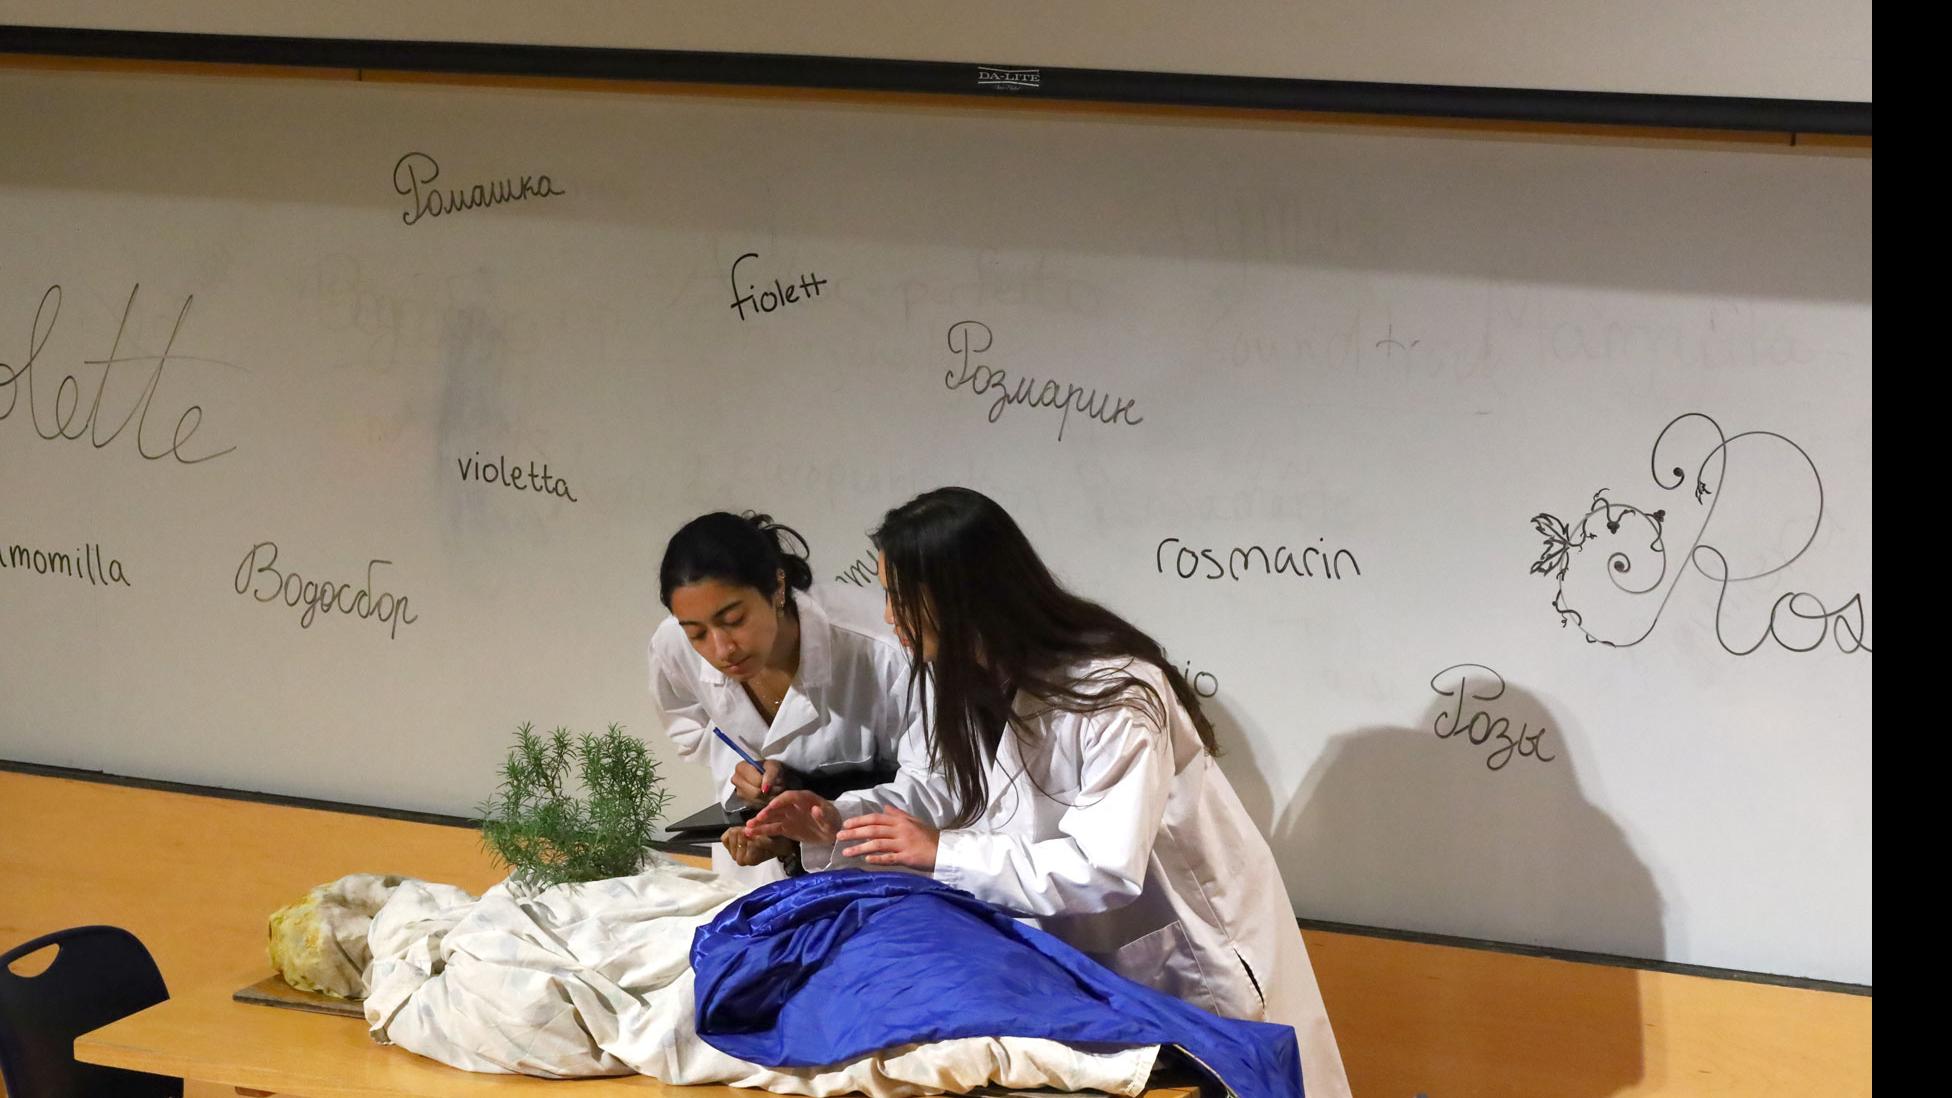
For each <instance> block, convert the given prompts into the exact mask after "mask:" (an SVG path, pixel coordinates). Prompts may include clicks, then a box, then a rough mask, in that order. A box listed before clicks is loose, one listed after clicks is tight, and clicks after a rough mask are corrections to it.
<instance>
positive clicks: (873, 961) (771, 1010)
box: [691, 869, 1302, 1098]
mask: <svg viewBox="0 0 1952 1098" xmlns="http://www.w3.org/2000/svg"><path fill="white" fill-rule="evenodd" d="M691 961H692V967H693V969H694V971H695V973H696V976H697V989H698V1033H699V1036H701V1037H703V1038H704V1039H705V1040H706V1041H707V1042H708V1043H710V1044H711V1045H712V1046H713V1047H715V1048H717V1049H719V1050H720V1051H722V1052H725V1053H727V1054H728V1055H731V1056H736V1057H738V1058H740V1059H742V1060H745V1061H747V1062H749V1063H755V1064H762V1065H765V1066H768V1067H784V1066H795V1067H819V1066H824V1065H828V1064H834V1063H838V1062H840V1061H843V1060H851V1059H854V1058H856V1057H860V1056H866V1055H870V1054H872V1053H875V1052H879V1051H881V1050H883V1049H889V1048H895V1047H898V1046H901V1045H908V1044H913V1043H916V1042H922V1041H942V1040H948V1039H951V1038H957V1037H1044V1038H1049V1039H1051V1040H1054V1041H1063V1042H1065V1043H1067V1044H1074V1045H1177V1046H1178V1047H1179V1048H1180V1049H1182V1050H1183V1051H1185V1052H1186V1053H1188V1054H1189V1055H1191V1056H1192V1057H1193V1059H1194V1060H1195V1061H1196V1062H1197V1063H1198V1064H1199V1065H1201V1066H1203V1067H1205V1068H1206V1069H1207V1070H1208V1071H1209V1072H1210V1073H1211V1074H1212V1075H1214V1076H1215V1077H1216V1081H1218V1082H1220V1083H1221V1084H1222V1085H1223V1086H1225V1087H1226V1088H1227V1089H1229V1090H1232V1091H1233V1092H1235V1093H1236V1094H1238V1095H1241V1096H1242V1098H1300V1096H1301V1094H1302V1082H1301V1059H1300V1054H1299V1052H1298V1050H1297V1048H1296V1044H1295V1031H1294V1030H1293V1029H1292V1028H1290V1027H1288V1026H1282V1025H1272V1024H1269V1023H1265V1022H1245V1021H1238V1020H1235V1019H1230V1018H1221V1017H1218V1016H1216V1015H1214V1014H1210V1013H1208V1012H1206V1011H1204V1010H1201V1009H1199V1008H1198V1007H1195V1006H1193V1005H1191V1004H1189V1003H1185V1002H1181V1001H1180V1000H1178V999H1175V998H1173V997H1171V996H1169V995H1166V994H1164V993H1162V992H1158V991H1154V990H1153V989H1151V988H1148V987H1145V986H1142V985H1140V984H1136V983H1133V982H1132V981H1130V980H1127V979H1125V978H1123V977H1121V976H1118V975H1117V974H1115V973H1113V972H1111V971H1110V970H1108V969H1106V968H1104V967H1103V966H1101V965H1099V964H1098V963H1097V962H1095V961H1093V960H1091V959H1090V958H1088V957H1086V956H1085V955H1084V954H1082V953H1079V952H1078V951H1077V950H1075V949H1073V948H1071V947H1070V946H1068V945H1066V944H1064V943H1063V942H1061V941H1059V940H1057V939H1056V938H1054V937H1052V936H1051V935H1049V934H1046V933H1044V932H1043V931H1041V930H1037V929H1035V928H1034V927H1030V926H1027V925H1025V924H1023V923H1020V922H1017V921H1016V920H1015V919H1012V918H1010V917H1009V916H1008V915H1006V914H1004V913H1003V912H1001V911H999V910H997V909H996V908H993V907H991V906H989V905H988V904H985V903H983V902H982V901H980V900H978V899H976V898H975V897H974V896H971V895H969V894H968V893H966V892H962V891H959V890H956V889H952V888H949V887H948V886H946V885H943V884H941V883H940V882H937V881H933V880H930V879H928V878H926V877H918V876H912V875H909V874H905V873H885V872H870V871H866V870H859V869H845V870H836V871H833V872H827V873H815V874H811V875H808V876H805V877H795V878H789V879H787V880H784V881H777V882H774V883H772V884H769V885H766V886H764V887H762V888H758V889H755V890H754V891H752V892H750V893H748V894H747V895H745V896H743V897H741V898H740V899H738V900H736V901H734V902H733V903H732V904H731V905H729V906H727V907H726V908H725V910H723V911H721V912H720V913H719V914H718V916H717V917H716V918H714V919H713V920H712V921H711V922H710V923H708V924H707V925H705V926H702V927H700V928H699V929H698V932H697V934H696V936H695V937H694V938H693V939H692V945H691Z"/></svg>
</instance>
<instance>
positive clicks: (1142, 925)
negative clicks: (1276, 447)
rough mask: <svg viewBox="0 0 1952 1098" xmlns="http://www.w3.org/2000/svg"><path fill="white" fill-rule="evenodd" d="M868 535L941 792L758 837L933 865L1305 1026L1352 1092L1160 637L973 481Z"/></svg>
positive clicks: (766, 813)
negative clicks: (1073, 574)
mask: <svg viewBox="0 0 1952 1098" xmlns="http://www.w3.org/2000/svg"><path fill="white" fill-rule="evenodd" d="M874 544H875V546H876V548H877V549H879V550H880V553H881V579H882V584H883V586H884V587H885V589H886V591H887V604H888V609H887V616H888V620H889V622H890V624H892V625H893V626H894V628H895V633H896V635H897V636H898V637H899V638H900V640H901V642H902V644H903V645H904V646H906V647H907V648H908V649H909V651H910V653H911V654H912V655H913V656H914V657H915V670H914V674H913V677H912V678H911V680H910V682H909V683H908V688H909V689H908V696H910V697H916V698H920V697H923V692H922V690H923V687H924V686H926V687H927V688H928V690H929V691H931V692H932V694H933V700H932V703H928V711H929V721H928V728H927V744H928V751H929V758H930V762H931V764H932V767H933V770H934V772H935V775H936V777H937V779H938V781H939V782H940V783H941V784H942V785H943V786H944V787H946V788H945V792H946V794H947V796H946V797H943V798H941V799H940V800H939V801H938V802H937V803H936V804H933V805H926V806H924V807H923V808H922V810H921V811H917V810H916V809H915V808H914V807H910V806H909V805H905V804H901V803H898V802H899V800H900V798H898V797H887V798H882V797H881V795H880V794H881V791H880V790H870V791H866V792H861V793H850V794H845V795H843V796H841V797H839V798H838V799H837V800H827V799H825V798H821V797H819V796H818V795H816V794H814V793H812V792H810V791H795V792H787V793H783V794H781V795H780V796H779V797H777V798H775V799H774V800H773V801H772V803H770V804H768V805H767V806H766V807H764V808H762V809H761V810H760V812H759V813H758V814H757V816H755V817H754V819H753V820H752V821H751V822H750V823H748V824H747V825H746V828H747V830H748V831H749V832H750V833H752V834H754V835H755V836H770V837H790V838H793V839H795V840H797V841H800V842H801V843H803V844H804V846H803V856H804V857H805V858H806V859H807V865H808V867H809V868H816V867H823V868H824V867H827V866H830V865H835V864H840V863H839V862H838V861H836V855H838V857H839V858H845V859H856V860H860V861H865V862H866V863H868V864H870V865H874V866H885V867H896V868H902V869H907V870H910V871H914V872H920V873H927V874H931V875H933V876H934V877H935V878H936V879H938V880H940V881H943V882H945V883H947V884H950V885H953V886H955V887H957V888H961V889H964V890H966V891H968V892H970V893H972V894H974V895H975V896H977V897H978V898H980V899H983V900H986V901H988V902H990V903H992V904H995V905H997V906H999V907H1002V908H1004V909H1007V910H1009V911H1012V912H1015V913H1017V914H1019V915H1022V916H1026V917H1030V918H1032V919H1033V920H1034V921H1035V922H1036V923H1037V924H1038V925H1040V926H1041V927H1042V928H1043V929H1045V930H1048V931H1050V932H1051V933H1053V934H1055V935H1056V936H1058V937H1059V938H1062V939H1064V940H1065V941H1067V942H1069V943H1071V944H1072V945H1073V946H1076V947H1077V948H1078V949H1080V950H1082V951H1083V952H1085V953H1087V954H1090V955H1092V956H1093V957H1095V958H1097V959H1098V960H1099V961H1101V962H1102V963H1104V964H1105V965H1106V966H1107V967H1109V968H1111V969H1112V970H1113V971H1115V972H1118V973H1119V974H1120V975H1123V976H1125V977H1127V978H1128V979H1131V980H1135V981H1137V982H1139V983H1143V984H1147V985H1150V986H1152V987H1155V988H1158V989H1159V990H1161V991H1165V992H1168V993H1169V994H1172V995H1176V996H1178V997H1180V998H1182V999H1185V1000H1187V1001H1188V1002H1191V1003H1194V1004H1195V1005H1198V1006H1201V1007H1205V1008H1206V1009H1208V1010H1211V1011H1213V1012H1214V1013H1216V1014H1222V1015H1226V1016H1228V1017H1233V1018H1248V1019H1255V1020H1264V1021H1270V1022H1279V1023H1283V1024H1286V1025H1290V1026H1293V1027H1294V1028H1295V1031H1296V1035H1297V1037H1298V1039H1299V1042H1300V1047H1301V1061H1302V1081H1303V1085H1304V1086H1305V1087H1306V1088H1307V1091H1308V1094H1309V1096H1310V1098H1321V1096H1335V1095H1347V1094H1348V1090H1349V1084H1348V1079H1347V1076H1346V1075H1345V1073H1344V1071H1343V1068H1342V1060H1341V1055H1340V1053H1339V1051H1338V1050H1337V1048H1336V1044H1335V1036H1334V1033H1333V1032H1332V1031H1331V1029H1330V1027H1329V1022H1328V1015H1327V1013H1326V1011H1325V1009H1324V1008H1323V1005H1322V997H1321V992H1320V990H1319V989H1318V988H1317V986H1316V983H1315V975H1314V971H1313V969H1312V968H1311V967H1310V965H1309V963H1308V954H1307V951H1306V949H1305V947H1304V946H1303V944H1302V940H1301V932H1300V930H1299V928H1298V927H1297V925H1296V922H1295V914H1294V908H1293V907H1292V906H1291V904H1290V902H1289V899H1288V893H1287V890H1286V888H1285V887H1284V886H1283V884H1282V882H1281V872H1280V870H1279V868H1278V867H1277V866H1276V865H1275V861H1274V855H1273V852H1272V851H1271V850H1270V849H1269V848H1268V845H1267V840H1266V839H1264V838H1263V837H1262V836H1261V834H1260V832H1259V831H1258V830H1257V829H1256V828H1255V826H1254V823H1253V821H1252V820H1251V819H1250V818H1249V817H1248V815H1247V812H1246V810H1245V809H1244V808H1243V807H1242V806H1241V803H1240V799H1239V797H1238V796H1237V795H1236V794H1235V793H1234V790H1233V787H1232V786H1231V785H1230V784H1229V783H1228V781H1227V779H1226V776H1225V775H1224V774H1222V773H1221V772H1220V768H1219V766H1218V765H1216V763H1215V762H1214V759H1213V755H1214V740H1213V726H1212V725H1211V723H1210V722H1208V720H1207V719H1206V717H1205V715H1204V714H1202V713H1201V711H1200V701H1199V698H1198V696H1196V695H1195V694H1194V692H1193V689H1192V687H1191V686H1190V685H1189V684H1188V683H1187V681H1186V679H1185V677H1184V676H1183V675H1181V674H1180V673H1179V672H1178V671H1177V670H1176V669H1174V668H1173V666H1172V664H1171V663H1170V662H1168V661H1167V659H1166V656H1165V653H1164V652H1163V651H1161V649H1160V646H1159V644H1158V642H1157V641H1154V640H1153V639H1152V638H1151V637H1149V636H1147V635H1146V634H1145V633H1144V632H1143V631H1141V630H1140V629H1139V628H1138V627H1136V626H1134V625H1132V624H1131V623H1130V622H1127V621H1126V620H1125V619H1124V618H1121V617H1119V616H1118V615H1117V614H1115V613H1113V612H1111V611H1110V610H1108V609H1106V608H1105V607H1103V606H1100V605H1098V604H1097V603H1095V602H1091V601H1090V600H1088V599H1084V598H1081V597H1079V596H1077V595H1075V594H1073V593H1072V592H1070V591H1068V590H1066V589H1065V588H1064V587H1063V585H1061V584H1060V583H1058V581H1057V579H1056V578H1055V577H1054V576H1052V575H1051V572H1050V569H1049V568H1047V567H1046V566H1045V564H1044V562H1043V561H1042V559H1040V558H1039V557H1038V555H1037V552H1036V550H1034V549H1033V548H1031V545H1030V542H1029V540H1028V539H1027V538H1025V537H1024V534H1023V531H1022V530H1020V529H1019V528H1018V527H1017V524H1016V523H1015V522H1014V521H1013V520H1012V519H1011V518H1010V516H1009V514H1008V513H1006V512H1005V511H1004V510H1003V508H1001V507H1000V506H998V505H997V504H996V503H995V502H993V501H992V500H990V499H989V498H988V497H986V496H984V495H982V494H981V493H978V492H975V491H971V490H969V489H966V488H941V489H937V490H936V491H933V492H928V493H925V494H923V495H921V496H918V497H916V498H915V499H913V500H910V501H909V502H907V503H905V504H902V505H901V506H900V507H897V508H895V509H894V510H892V511H890V512H888V514H887V517H886V518H885V519H884V520H883V521H882V524H881V527H880V529H879V530H877V531H876V532H875V534H874ZM830 843H831V844H834V846H833V847H831V848H830V847H828V846H827V845H826V844H830Z"/></svg>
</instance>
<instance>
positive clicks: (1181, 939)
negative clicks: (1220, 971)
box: [1093, 922, 1214, 1010]
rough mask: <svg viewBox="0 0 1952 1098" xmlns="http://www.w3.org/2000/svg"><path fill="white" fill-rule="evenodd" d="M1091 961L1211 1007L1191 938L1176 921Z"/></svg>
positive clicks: (1179, 996) (1208, 993)
mask: <svg viewBox="0 0 1952 1098" xmlns="http://www.w3.org/2000/svg"><path fill="white" fill-rule="evenodd" d="M1093 959H1094V960H1096V961H1098V963H1100V964H1102V965H1104V966H1105V967H1106V968H1109V969H1111V970H1112V971H1113V972H1116V973H1118V974H1119V975H1120V976H1123V977H1125V978H1126V979H1128V980H1131V981H1132V982H1134V983H1140V984H1144V985H1146V986H1147V987H1150V988H1155V989H1157V990H1159V991H1163V992H1165V993H1166V994H1168V995H1171V996H1173V997H1174V998H1176V999H1184V1000H1186V1001H1187V1002H1189V1003H1192V1004H1193V1005H1194V1006H1197V1007H1201V1008H1204V1009H1206V1010H1212V1009H1213V1007H1214V998H1213V993H1212V989H1210V988H1208V987H1207V986H1206V981H1205V980H1204V979H1202V978H1201V975H1200V964H1199V960H1198V959H1197V958H1195V957H1194V956H1193V942H1192V939H1191V938H1189V937H1187V934H1186V928H1185V927H1184V926H1182V925H1180V924H1179V923H1178V922H1171V923H1167V924H1166V925H1165V926H1162V927H1160V928H1159V929H1157V930H1155V931H1152V932H1151V933H1149V934H1146V935H1144V936H1142V937H1139V938H1136V939H1133V940H1132V941H1130V942H1127V943H1125V944H1124V945H1122V946H1120V947H1118V948H1117V949H1115V950H1113V951H1112V952H1111V953H1109V954H1094V955H1093Z"/></svg>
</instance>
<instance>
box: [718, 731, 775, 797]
mask: <svg viewBox="0 0 1952 1098" xmlns="http://www.w3.org/2000/svg"><path fill="white" fill-rule="evenodd" d="M712 735H714V736H717V737H718V738H719V740H720V741H721V742H723V743H724V744H725V746H727V747H729V748H731V749H732V750H733V751H734V752H735V753H736V754H737V755H738V756H739V757H740V758H742V759H744V760H745V761H747V762H749V763H751V764H752V768H753V769H754V770H757V771H759V773H760V774H762V775H763V774H765V773H766V764H765V763H762V762H760V761H759V760H758V759H755V758H753V757H752V755H751V753H749V752H748V751H747V750H746V749H745V748H743V747H740V746H739V741H737V740H735V739H733V738H732V737H730V736H728V735H726V734H725V729H723V728H720V727H719V726H718V725H713V726H712ZM761 792H764V790H761Z"/></svg>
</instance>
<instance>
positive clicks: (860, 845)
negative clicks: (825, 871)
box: [834, 807, 941, 873]
mask: <svg viewBox="0 0 1952 1098" xmlns="http://www.w3.org/2000/svg"><path fill="white" fill-rule="evenodd" d="M940 834H941V832H939V831H937V830H936V829H935V828H933V827H930V826H929V825H927V824H925V823H923V822H922V821H920V820H918V819H916V818H915V817H913V816H910V815H909V814H908V813H906V812H903V811H902V810H901V809H899V808H893V807H890V808H888V809H886V810H884V811H881V812H870V813H868V814H867V815H865V816H856V817H854V818H853V819H851V820H848V821H847V825H846V826H845V827H843V828H841V829H840V833H839V834H838V835H836V836H834V841H835V843H836V845H837V848H838V850H839V852H840V854H841V855H842V856H844V857H849V858H853V857H859V856H863V855H864V856H866V858H867V861H868V864H870V865H898V866H903V867H906V868H908V869H919V870H921V871H922V872H924V873H932V872H934V871H935V849H936V836H938V835H940ZM846 843H853V844H855V845H853V846H846V845H843V844H846Z"/></svg>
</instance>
